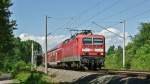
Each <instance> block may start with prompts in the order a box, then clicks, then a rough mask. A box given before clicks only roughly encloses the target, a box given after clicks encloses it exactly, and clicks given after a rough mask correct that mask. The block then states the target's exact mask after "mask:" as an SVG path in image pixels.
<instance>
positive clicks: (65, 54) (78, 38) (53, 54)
mask: <svg viewBox="0 0 150 84" xmlns="http://www.w3.org/2000/svg"><path fill="white" fill-rule="evenodd" d="M47 56H48V57H47V61H48V66H49V67H62V68H73V69H86V70H87V69H101V68H102V67H104V61H105V37H104V36H103V35H98V34H93V33H92V31H91V30H82V31H81V32H79V33H76V34H75V35H72V36H71V38H69V39H66V40H64V41H63V42H61V43H60V44H58V45H57V46H56V47H54V48H52V49H50V50H48V52H47Z"/></svg>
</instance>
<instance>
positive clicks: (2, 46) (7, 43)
mask: <svg viewBox="0 0 150 84" xmlns="http://www.w3.org/2000/svg"><path fill="white" fill-rule="evenodd" d="M11 5H12V3H11V1H10V0H0V68H2V67H4V63H5V62H9V60H8V58H10V59H11V58H12V55H11V54H12V53H13V43H12V40H13V38H14V36H13V30H14V29H15V26H16V22H15V21H14V20H10V19H9V18H10V16H11V12H10V11H9V7H10V6H11Z"/></svg>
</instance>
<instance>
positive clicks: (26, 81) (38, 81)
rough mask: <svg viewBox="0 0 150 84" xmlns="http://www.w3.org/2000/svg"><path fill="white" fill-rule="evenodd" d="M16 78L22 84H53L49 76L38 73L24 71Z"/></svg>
mask: <svg viewBox="0 0 150 84" xmlns="http://www.w3.org/2000/svg"><path fill="white" fill-rule="evenodd" d="M15 78H16V79H17V80H19V81H20V82H21V84H52V82H50V80H51V79H50V77H49V76H47V75H45V74H44V73H41V72H36V71H32V72H29V71H22V72H19V73H18V74H17V75H16V76H15Z"/></svg>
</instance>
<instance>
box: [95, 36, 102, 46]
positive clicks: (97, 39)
mask: <svg viewBox="0 0 150 84" xmlns="http://www.w3.org/2000/svg"><path fill="white" fill-rule="evenodd" d="M93 44H94V45H100V44H103V39H101V38H93Z"/></svg>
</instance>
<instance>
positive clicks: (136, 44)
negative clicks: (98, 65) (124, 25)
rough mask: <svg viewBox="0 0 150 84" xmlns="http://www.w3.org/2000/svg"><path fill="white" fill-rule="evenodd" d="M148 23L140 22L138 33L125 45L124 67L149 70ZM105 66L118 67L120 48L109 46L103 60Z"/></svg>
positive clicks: (120, 63) (149, 25)
mask: <svg viewBox="0 0 150 84" xmlns="http://www.w3.org/2000/svg"><path fill="white" fill-rule="evenodd" d="M149 60H150V23H141V26H140V27H139V33H138V34H137V35H135V37H133V38H132V42H130V43H129V44H128V45H127V46H126V69H134V70H147V71H148V70H150V66H149V64H150V61H149ZM105 65H106V68H114V69H120V68H121V65H122V49H121V48H120V49H119V48H117V49H116V48H114V46H111V47H110V48H109V49H108V53H107V56H106V62H105Z"/></svg>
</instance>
